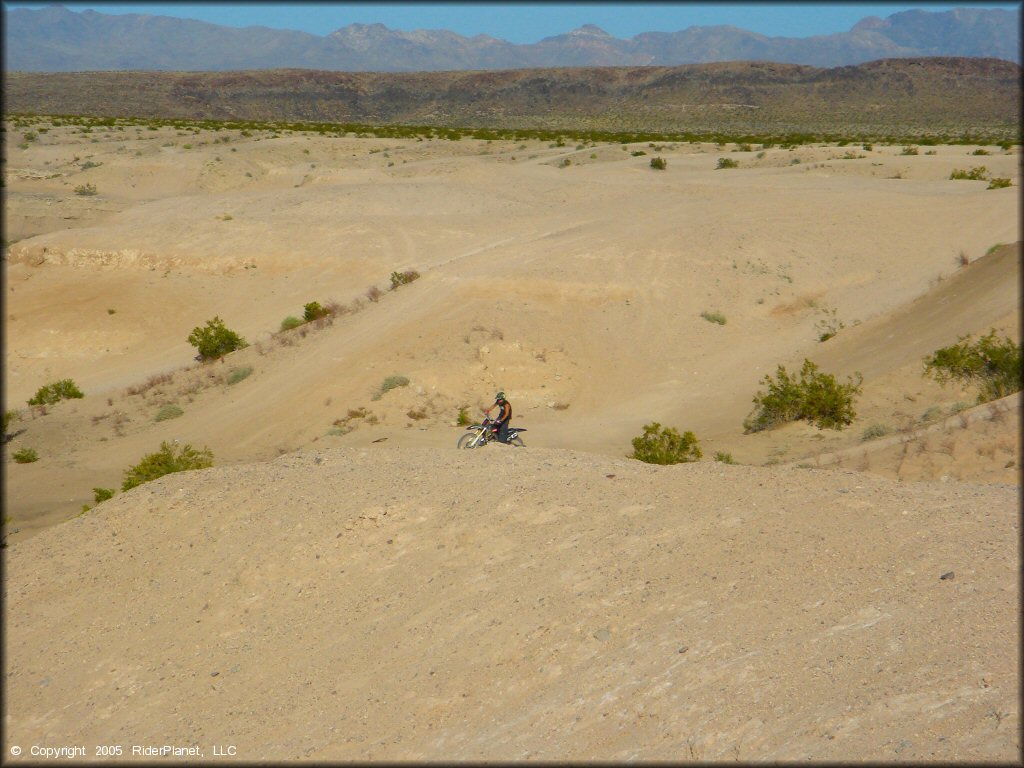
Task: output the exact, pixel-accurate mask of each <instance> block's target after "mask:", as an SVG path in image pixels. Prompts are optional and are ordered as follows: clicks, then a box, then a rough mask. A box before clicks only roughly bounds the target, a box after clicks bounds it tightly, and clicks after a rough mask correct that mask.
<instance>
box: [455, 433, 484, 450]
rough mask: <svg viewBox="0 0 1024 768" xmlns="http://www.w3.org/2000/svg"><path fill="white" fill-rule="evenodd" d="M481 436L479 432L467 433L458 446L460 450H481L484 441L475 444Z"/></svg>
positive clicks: (460, 439)
mask: <svg viewBox="0 0 1024 768" xmlns="http://www.w3.org/2000/svg"><path fill="white" fill-rule="evenodd" d="M479 436H480V433H479V432H476V433H474V432H467V433H466V434H464V435H463V436H462V437H460V438H459V442H458V443H457V444H456V445H457V447H458V448H479V447H480V446H481V445H484V442H483V441H482V440H481V441H480V442H479V443H474V441H475V440H476V439H477V437H479Z"/></svg>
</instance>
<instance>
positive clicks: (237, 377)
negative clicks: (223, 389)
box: [227, 366, 252, 384]
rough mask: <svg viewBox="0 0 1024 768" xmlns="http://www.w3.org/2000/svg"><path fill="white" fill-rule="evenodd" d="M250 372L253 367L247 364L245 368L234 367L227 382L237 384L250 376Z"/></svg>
mask: <svg viewBox="0 0 1024 768" xmlns="http://www.w3.org/2000/svg"><path fill="white" fill-rule="evenodd" d="M250 373H252V368H251V367H250V366H246V367H244V368H232V369H231V372H230V373H229V374H228V378H227V382H228V384H237V383H238V382H240V381H242V379H245V378H248V376H249V374H250Z"/></svg>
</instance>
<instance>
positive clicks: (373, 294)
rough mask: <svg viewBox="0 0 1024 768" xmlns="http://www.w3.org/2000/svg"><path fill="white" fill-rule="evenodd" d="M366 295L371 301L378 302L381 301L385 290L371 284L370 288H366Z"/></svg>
mask: <svg viewBox="0 0 1024 768" xmlns="http://www.w3.org/2000/svg"><path fill="white" fill-rule="evenodd" d="M365 295H366V298H368V299H369V300H370V301H372V302H374V303H376V302H378V301H380V297H381V296H383V295H384V292H383V291H381V289H380V288H378V287H377V286H376V285H371V286H370V287H369V288H367V289H366V294H365Z"/></svg>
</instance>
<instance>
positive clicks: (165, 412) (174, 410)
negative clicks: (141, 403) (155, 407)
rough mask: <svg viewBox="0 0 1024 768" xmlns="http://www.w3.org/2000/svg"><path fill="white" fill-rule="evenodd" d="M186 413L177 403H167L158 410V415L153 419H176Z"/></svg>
mask: <svg viewBox="0 0 1024 768" xmlns="http://www.w3.org/2000/svg"><path fill="white" fill-rule="evenodd" d="M183 413H185V412H184V411H183V410H181V408H179V407H178V406H177V405H165V406H163V407H162V408H161V409H160V410H159V411H157V412H156V416H155V417H153V421H167V420H168V419H176V418H178V417H179V416H181V415H182V414H183Z"/></svg>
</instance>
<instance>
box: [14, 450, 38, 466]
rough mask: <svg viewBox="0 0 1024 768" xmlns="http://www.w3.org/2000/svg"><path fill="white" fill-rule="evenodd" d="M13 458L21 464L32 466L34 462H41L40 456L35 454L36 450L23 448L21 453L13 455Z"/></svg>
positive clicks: (17, 452)
mask: <svg viewBox="0 0 1024 768" xmlns="http://www.w3.org/2000/svg"><path fill="white" fill-rule="evenodd" d="M11 458H12V459H14V460H15V461H16V462H18V463H19V464H31V463H32V462H33V461H39V454H38V453H36V452H35V449H34V448H22V449H21V450H20V451H16V452H15V453H12V454H11Z"/></svg>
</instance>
